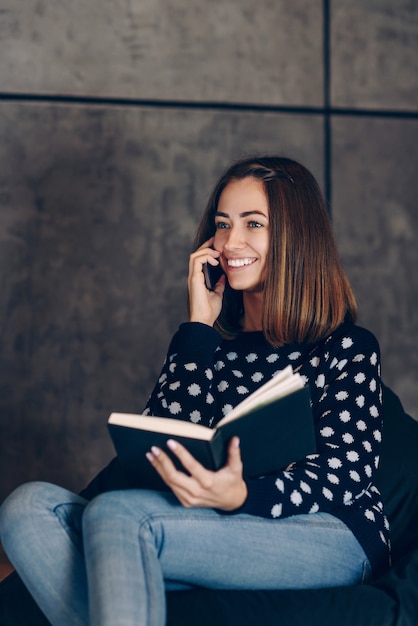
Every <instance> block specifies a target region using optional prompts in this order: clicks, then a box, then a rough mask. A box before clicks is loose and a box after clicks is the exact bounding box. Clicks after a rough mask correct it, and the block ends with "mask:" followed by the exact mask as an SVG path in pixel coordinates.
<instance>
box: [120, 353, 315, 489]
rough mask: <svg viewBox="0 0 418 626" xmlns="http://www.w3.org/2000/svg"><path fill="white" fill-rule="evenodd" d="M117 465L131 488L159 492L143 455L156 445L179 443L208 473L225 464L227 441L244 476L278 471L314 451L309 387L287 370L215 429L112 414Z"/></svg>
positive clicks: (263, 386)
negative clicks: (234, 442)
mask: <svg viewBox="0 0 418 626" xmlns="http://www.w3.org/2000/svg"><path fill="white" fill-rule="evenodd" d="M108 428H109V432H110V436H111V437H112V440H113V443H114V446H115V449H116V452H117V455H118V457H119V461H120V463H121V465H122V467H123V468H124V470H125V472H126V474H127V475H128V477H129V478H130V479H131V482H132V485H133V486H137V487H143V488H153V489H154V488H162V487H163V485H164V483H163V482H162V480H161V479H160V477H159V476H158V474H157V472H156V471H155V470H154V468H153V467H152V466H151V465H150V463H149V461H148V460H147V459H146V457H145V453H146V452H147V451H148V450H149V449H150V448H151V446H153V445H156V446H159V447H160V448H163V449H164V450H165V451H167V452H168V453H169V454H170V456H171V457H172V458H173V459H174V460H175V462H176V465H177V466H178V467H179V463H178V461H177V459H175V457H174V456H173V455H172V454H171V452H169V451H168V449H167V448H166V445H165V444H166V441H167V439H170V438H173V439H176V440H177V441H179V442H180V443H182V444H183V445H184V446H185V447H186V448H187V449H188V450H189V452H190V453H191V454H193V456H194V457H195V458H196V459H197V460H198V461H200V463H202V465H204V466H205V467H206V468H208V469H210V470H217V469H219V468H221V467H222V466H223V465H224V464H225V462H226V459H227V448H228V442H229V441H230V439H231V437H233V436H234V435H237V436H238V437H239V438H240V448H241V456H242V460H243V465H244V475H245V476H246V477H257V476H261V475H264V474H269V473H272V472H275V471H279V470H280V469H283V468H285V467H287V466H288V465H289V464H290V463H293V462H294V461H299V460H300V459H302V458H304V457H305V456H307V455H308V454H311V453H314V452H315V451H316V444H315V433H314V426H313V417H312V410H311V403H310V394H309V388H308V387H307V386H305V385H304V382H303V379H302V377H301V376H300V375H299V374H295V373H294V372H293V370H292V367H291V366H290V365H289V366H288V367H286V368H285V369H284V370H282V371H280V372H278V373H277V374H276V375H275V376H273V377H272V378H271V379H270V380H269V381H267V382H266V383H265V384H264V385H262V386H261V387H259V388H258V389H256V391H254V392H253V393H252V394H251V395H249V396H248V397H247V398H245V399H244V400H243V401H242V402H240V403H239V404H238V405H237V406H236V407H235V408H234V409H232V411H230V412H229V413H228V414H227V415H226V416H225V417H224V418H223V419H222V420H220V422H218V424H217V425H216V427H215V428H208V427H206V426H202V425H201V424H194V423H192V422H189V421H184V420H179V419H174V418H169V417H168V418H165V417H154V416H149V415H134V414H131V413H112V414H111V415H110V417H109V420H108Z"/></svg>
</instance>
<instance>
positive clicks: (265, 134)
mask: <svg viewBox="0 0 418 626" xmlns="http://www.w3.org/2000/svg"><path fill="white" fill-rule="evenodd" d="M417 17H418V7H417V5H416V3H415V2H412V1H407V0H398V1H397V2H396V4H394V3H393V2H390V1H389V0H379V1H377V0H375V1H369V2H367V3H364V2H361V1H360V0H355V1H354V0H353V1H352V2H346V3H342V2H338V1H337V0H333V1H332V0H331V1H330V2H319V1H317V0H314V1H312V0H295V1H294V2H289V1H285V0H259V2H257V3H256V4H254V3H253V2H252V1H250V0H241V1H240V2H236V1H234V0H211V1H210V2H209V1H208V0H195V1H194V2H193V3H191V2H189V0H178V1H177V2H175V3H173V2H172V1H171V0H112V1H110V0H100V2H99V1H98V0H97V1H95V2H94V1H91V2H89V3H86V2H83V1H81V0H73V1H72V2H71V3H64V2H56V1H55V0H25V2H23V1H22V0H20V1H16V0H3V2H2V9H1V13H0V163H1V168H0V288H1V295H2V298H1V300H0V500H1V499H2V498H3V497H4V496H5V495H6V494H7V493H9V492H10V490H11V489H12V488H13V487H14V486H16V485H18V484H19V483H21V482H23V481H26V480H31V479H46V480H51V481H54V482H58V483H60V484H63V485H65V486H68V487H70V488H73V489H76V490H77V489H80V488H81V487H82V486H83V485H84V484H85V482H86V481H87V480H88V479H89V478H90V477H91V476H92V475H93V474H94V473H95V472H96V471H98V470H99V469H100V467H102V466H103V464H104V463H106V462H107V460H108V459H110V458H111V456H112V448H111V445H110V442H109V439H108V436H107V432H106V426H105V424H106V419H107V416H108V413H109V412H110V411H111V410H127V411H135V410H141V408H142V407H143V405H144V403H145V401H146V398H147V395H148V393H149V392H150V391H151V388H152V385H153V381H154V379H155V376H156V375H157V373H158V371H159V369H160V366H161V363H162V359H163V357H164V354H165V350H166V346H167V342H168V340H169V338H170V336H171V334H172V333H173V332H174V331H175V329H176V327H177V325H178V324H179V323H180V322H181V321H182V320H183V319H184V318H185V301H186V291H185V287H186V272H187V256H188V252H189V249H190V243H191V239H192V237H193V233H194V230H195V228H196V224H197V221H198V218H199V215H200V213H201V210H202V207H203V206H204V203H205V200H206V198H207V195H208V193H209V191H210V188H211V186H212V184H213V183H214V181H215V179H216V177H217V176H218V174H219V173H220V171H222V170H223V168H224V167H225V166H226V165H227V164H228V163H229V162H230V160H231V159H234V158H237V157H239V156H242V155H244V154H248V153H250V152H254V151H258V152H280V153H284V154H287V155H289V156H292V157H295V158H297V159H299V160H301V161H302V162H304V163H305V164H306V165H307V166H308V167H309V168H311V169H312V170H313V172H314V173H315V175H316V176H317V178H318V179H319V181H320V183H321V184H322V185H323V186H324V188H325V190H326V193H327V195H328V197H329V199H330V200H331V201H332V215H333V220H334V225H335V230H336V235H337V238H338V241H339V244H340V249H341V252H342V255H343V258H344V261H345V264H346V267H347V271H348V273H349V275H350V277H351V279H352V281H353V285H354V287H355V290H356V293H357V295H358V298H359V302H360V306H361V322H362V323H363V324H364V325H366V326H368V327H369V328H370V329H371V330H373V331H374V332H375V333H376V335H377V336H378V338H379V340H380V342H381V346H382V352H383V364H384V366H383V374H384V379H385V380H386V381H387V382H388V384H390V385H391V386H392V387H393V388H394V389H395V390H396V391H397V392H398V393H400V395H401V397H402V400H403V401H404V404H405V405H406V407H407V408H408V410H409V411H410V412H412V413H413V414H415V416H417V415H418V409H417V406H418V356H417V349H416V348H417V330H418V316H417V300H418V289H417V288H418V273H417V272H416V269H415V268H416V267H417V263H418V252H417V227H418V211H417V207H416V198H417V197H418V186H417V178H418V177H417V175H416V171H417V162H418V159H417V157H418V149H417V145H418V141H417V140H418V104H417V103H418V85H417V82H416V76H417V63H418V61H417V55H416V49H417V35H418V25H417V24H418V22H417Z"/></svg>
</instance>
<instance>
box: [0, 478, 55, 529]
mask: <svg viewBox="0 0 418 626" xmlns="http://www.w3.org/2000/svg"><path fill="white" fill-rule="evenodd" d="M45 486H46V483H41V482H33V483H26V484H24V485H21V486H20V487H17V489H15V490H14V491H12V493H11V494H10V495H9V496H8V497H7V498H6V500H5V501H4V502H3V504H2V505H1V507H0V540H1V539H2V538H3V537H4V536H5V535H6V533H7V532H8V531H9V530H10V529H13V528H16V526H17V525H20V524H21V522H22V520H23V519H25V517H27V515H28V513H29V512H30V511H32V510H33V507H35V506H36V507H37V506H39V504H40V502H41V500H42V499H43V493H44V491H45Z"/></svg>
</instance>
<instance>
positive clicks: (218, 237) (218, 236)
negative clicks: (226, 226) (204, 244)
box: [213, 230, 225, 252]
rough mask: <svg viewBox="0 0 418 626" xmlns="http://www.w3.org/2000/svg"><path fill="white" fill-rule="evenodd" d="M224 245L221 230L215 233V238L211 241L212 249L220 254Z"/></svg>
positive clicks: (223, 236)
mask: <svg viewBox="0 0 418 626" xmlns="http://www.w3.org/2000/svg"><path fill="white" fill-rule="evenodd" d="M224 245H225V235H224V233H223V232H222V231H221V230H217V231H215V237H214V239H213V247H214V249H215V250H217V251H218V252H222V250H223V247H224Z"/></svg>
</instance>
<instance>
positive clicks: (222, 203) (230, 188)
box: [217, 176, 269, 216]
mask: <svg viewBox="0 0 418 626" xmlns="http://www.w3.org/2000/svg"><path fill="white" fill-rule="evenodd" d="M217 210H218V212H220V213H228V214H231V213H234V214H235V213H244V212H248V211H257V212H262V213H264V214H265V215H267V216H268V214H269V205H268V200H267V196H266V192H265V189H264V184H263V183H262V182H261V181H260V180H258V179H256V178H253V177H250V176H249V177H247V178H243V179H241V180H233V181H231V182H230V183H228V185H227V186H226V187H225V189H224V190H223V191H222V193H221V195H220V198H219V202H218V209H217Z"/></svg>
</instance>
